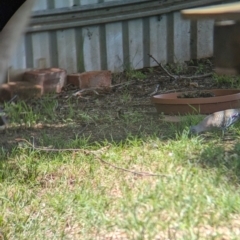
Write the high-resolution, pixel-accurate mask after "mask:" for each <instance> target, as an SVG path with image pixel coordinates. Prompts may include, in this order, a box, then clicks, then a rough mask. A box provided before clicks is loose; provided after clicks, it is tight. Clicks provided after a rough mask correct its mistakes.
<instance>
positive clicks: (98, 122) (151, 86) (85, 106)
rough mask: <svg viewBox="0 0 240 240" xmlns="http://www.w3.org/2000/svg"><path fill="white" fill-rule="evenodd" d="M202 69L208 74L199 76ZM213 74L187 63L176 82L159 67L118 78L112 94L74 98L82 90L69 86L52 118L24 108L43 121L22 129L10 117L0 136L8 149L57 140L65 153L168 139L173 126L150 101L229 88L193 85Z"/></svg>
mask: <svg viewBox="0 0 240 240" xmlns="http://www.w3.org/2000/svg"><path fill="white" fill-rule="evenodd" d="M199 64H201V65H199ZM199 66H201V69H204V71H202V72H201V73H199ZM169 71H174V67H173V66H171V67H169ZM210 72H212V64H211V62H210V61H209V60H207V61H206V60H204V61H203V62H201V63H199V62H198V63H197V65H196V66H194V65H193V63H192V62H191V64H190V63H189V64H188V65H187V67H185V68H184V69H183V72H178V74H181V78H180V79H179V80H177V81H176V80H173V79H171V77H169V76H167V75H166V73H165V72H164V71H163V70H162V69H161V68H160V67H155V68H145V69H142V70H141V71H128V72H124V73H119V74H115V75H114V77H113V85H116V86H117V87H114V88H112V89H109V90H108V91H98V90H94V91H88V92H86V93H82V94H78V95H74V94H75V93H76V92H77V91H78V90H77V89H76V88H74V87H72V86H67V87H66V89H65V90H64V91H63V92H62V93H60V94H59V95H56V96H52V99H53V101H56V104H54V107H52V108H53V110H51V111H50V112H46V109H45V108H46V107H44V106H45V105H43V104H42V102H43V101H44V99H39V100H31V101H27V102H26V104H27V105H28V106H30V107H31V109H32V111H33V112H34V111H38V112H39V111H40V113H41V114H40V115H41V120H38V121H37V122H36V123H35V124H31V126H30V127H28V126H27V125H26V124H22V123H20V124H18V125H16V121H18V119H12V117H11V114H10V113H8V117H9V119H10V124H9V127H8V129H7V130H6V131H2V132H0V144H1V146H2V147H3V148H9V147H12V146H16V144H18V142H17V141H16V139H17V138H26V139H28V140H30V139H31V141H35V143H37V144H40V145H41V144H44V145H46V144H47V145H51V142H56V141H54V140H56V139H57V142H58V145H59V147H61V146H66V145H67V143H68V141H70V140H72V139H76V138H77V137H78V138H79V137H81V138H82V139H88V141H93V142H94V141H104V140H109V141H115V142H118V141H124V140H125V139H126V138H127V137H129V136H135V137H148V136H153V135H154V136H163V135H164V134H165V133H166V134H167V132H168V135H169V129H168V128H167V127H166V126H167V125H166V122H175V120H174V121H172V120H171V119H169V118H166V121H162V120H163V116H162V115H161V114H157V112H156V109H155V107H154V105H153V104H152V103H151V97H152V96H153V95H154V94H161V93H169V92H179V91H181V92H184V91H189V90H194V91H204V90H207V89H212V88H228V87H229V85H228V83H226V82H225V83H224V84H219V83H218V82H217V81H215V80H214V78H213V77H205V78H201V77H199V78H197V79H196V78H194V80H191V76H195V77H196V76H199V75H201V74H206V73H210ZM175 74H176V73H175ZM183 75H184V76H186V78H184V77H182V76H183ZM193 83H194V84H193ZM156 89H157V91H156ZM153 92H154V94H153ZM41 111H42V112H41ZM22 114H25V113H21V114H20V116H19V118H21V115H22ZM176 122H178V120H176ZM55 147H58V146H55Z"/></svg>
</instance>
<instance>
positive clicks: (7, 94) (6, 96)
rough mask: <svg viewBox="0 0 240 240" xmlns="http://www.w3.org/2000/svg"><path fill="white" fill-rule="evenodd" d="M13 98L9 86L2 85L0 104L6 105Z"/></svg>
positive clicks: (0, 87)
mask: <svg viewBox="0 0 240 240" xmlns="http://www.w3.org/2000/svg"><path fill="white" fill-rule="evenodd" d="M11 98H12V91H11V88H10V86H9V85H8V84H2V85H1V86H0V102H1V103H4V102H7V101H9V100H10V99H11Z"/></svg>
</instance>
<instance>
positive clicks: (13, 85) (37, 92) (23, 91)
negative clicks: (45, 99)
mask: <svg viewBox="0 0 240 240" xmlns="http://www.w3.org/2000/svg"><path fill="white" fill-rule="evenodd" d="M42 93H43V89H42V86H40V85H36V84H33V83H29V82H9V83H8V84H3V85H1V87H0V101H1V102H5V101H9V100H10V99H11V98H12V97H13V96H14V95H17V96H18V97H19V98H20V99H29V98H38V97H41V95H42Z"/></svg>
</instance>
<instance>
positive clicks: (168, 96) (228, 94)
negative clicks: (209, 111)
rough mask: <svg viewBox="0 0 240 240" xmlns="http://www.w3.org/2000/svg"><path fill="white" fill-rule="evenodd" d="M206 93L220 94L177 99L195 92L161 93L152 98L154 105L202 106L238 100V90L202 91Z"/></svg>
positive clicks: (239, 94) (239, 90)
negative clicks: (187, 93) (183, 94)
mask: <svg viewBox="0 0 240 240" xmlns="http://www.w3.org/2000/svg"><path fill="white" fill-rule="evenodd" d="M204 91H206V92H213V93H215V94H217V93H218V94H221V93H222V94H221V95H220V96H216V97H206V98H177V96H178V95H179V94H181V93H186V92H195V91H186V92H174V93H163V94H159V95H155V96H153V97H152V101H153V102H154V103H164V104H179V105H181V104H189V102H190V103H191V104H202V103H220V102H230V101H233V100H240V89H210V90H204Z"/></svg>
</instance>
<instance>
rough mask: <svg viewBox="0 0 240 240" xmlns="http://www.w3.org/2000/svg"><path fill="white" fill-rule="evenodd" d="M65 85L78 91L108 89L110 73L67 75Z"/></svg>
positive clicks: (94, 72)
mask: <svg viewBox="0 0 240 240" xmlns="http://www.w3.org/2000/svg"><path fill="white" fill-rule="evenodd" d="M67 83H68V84H73V85H75V86H77V87H79V88H80V89H84V88H92V87H94V88H98V87H99V88H109V87H110V86H111V83H112V73H111V71H90V72H84V73H75V74H69V75H68V76H67Z"/></svg>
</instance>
